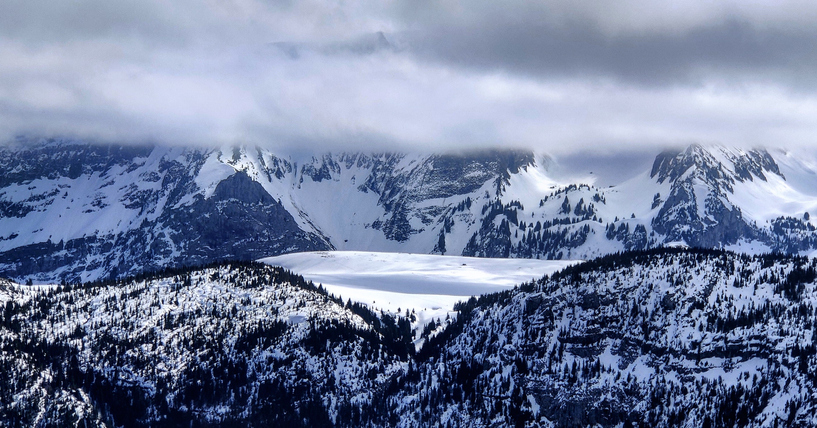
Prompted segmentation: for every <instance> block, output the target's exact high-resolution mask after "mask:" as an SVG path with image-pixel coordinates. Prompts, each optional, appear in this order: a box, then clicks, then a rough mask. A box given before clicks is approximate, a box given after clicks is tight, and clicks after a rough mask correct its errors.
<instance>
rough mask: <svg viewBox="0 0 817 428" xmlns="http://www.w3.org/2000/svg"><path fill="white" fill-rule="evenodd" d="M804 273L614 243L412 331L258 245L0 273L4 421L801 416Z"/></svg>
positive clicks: (461, 422)
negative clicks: (23, 274) (608, 250)
mask: <svg viewBox="0 0 817 428" xmlns="http://www.w3.org/2000/svg"><path fill="white" fill-rule="evenodd" d="M816 278H817V264H816V263H815V261H814V260H812V259H808V258H803V257H795V256H783V255H765V256H746V255H740V254H735V253H730V252H723V251H718V250H695V249H660V250H647V251H634V252H627V253H621V254H613V255H609V256H605V257H602V258H599V259H596V260H592V261H589V262H586V263H582V264H579V265H575V266H572V267H569V268H567V269H565V270H563V271H561V272H558V273H556V274H553V275H551V276H549V277H544V278H541V279H539V280H537V281H535V282H532V283H527V284H522V285H520V286H519V287H517V288H515V289H514V290H509V291H506V292H502V293H495V294H490V295H485V296H481V297H479V298H472V299H471V300H469V301H467V302H462V303H460V304H459V305H457V308H456V309H457V311H458V315H457V316H456V317H453V318H452V319H449V320H445V321H443V322H440V323H434V322H433V323H431V324H430V325H429V326H428V327H427V328H426V329H425V330H424V331H423V332H422V335H423V336H424V337H422V338H421V337H419V336H416V333H415V330H414V329H413V328H412V322H413V320H412V319H411V314H408V313H400V314H395V313H386V312H381V311H379V310H376V309H374V308H369V307H367V306H364V305H361V304H357V303H353V302H351V301H345V302H344V301H343V300H341V298H340V297H338V296H332V295H329V294H328V293H327V292H326V291H325V290H324V289H323V288H322V287H321V286H320V285H315V284H313V283H311V282H308V281H305V280H304V279H303V278H301V277H300V276H297V275H295V274H292V273H290V272H288V271H285V270H283V269H280V268H276V267H270V266H266V265H263V264H258V263H243V262H225V263H219V264H213V265H208V266H204V267H197V268H190V269H178V270H166V271H163V272H159V273H153V274H145V275H141V276H139V277H133V278H130V279H127V280H122V281H108V282H94V283H84V284H62V285H54V286H25V285H17V284H13V283H11V282H7V281H4V282H2V283H0V305H2V306H1V307H0V308H1V310H0V421H2V422H0V424H2V425H3V426H9V427H11V426H73V425H78V426H108V427H114V426H124V427H136V426H180V425H184V426H224V425H241V426H406V427H413V426H418V427H419V426H440V427H448V426H462V427H465V426H469V427H470V426H519V427H525V426H559V427H569V426H609V427H621V426H624V427H630V426H651V427H652V426H667V427H669V426H690V427H691V426H696V427H697V426H703V427H718V426H730V427H731V426H739V427H744V426H769V427H776V426H813V425H814V424H815V423H817V420H815V416H814V415H815V414H816V413H817V409H815V407H816V405H817V402H815V400H814V398H813V397H814V396H815V395H814V394H815V393H817V388H815V386H817V385H816V384H815V381H817V375H815V373H816V372H815V370H814V369H813V368H814V367H815V364H817V349H815V343H814V332H815V329H817V318H815V306H817V290H815V283H814V282H815V279H816ZM420 342H422V343H424V345H423V346H422V347H420V348H419V350H418V349H417V348H416V347H415V343H420Z"/></svg>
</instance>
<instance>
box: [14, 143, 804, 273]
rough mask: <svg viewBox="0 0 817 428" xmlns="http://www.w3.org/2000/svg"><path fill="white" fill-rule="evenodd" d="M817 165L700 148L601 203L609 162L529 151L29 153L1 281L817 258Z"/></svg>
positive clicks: (622, 185) (94, 148)
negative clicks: (334, 266)
mask: <svg viewBox="0 0 817 428" xmlns="http://www.w3.org/2000/svg"><path fill="white" fill-rule="evenodd" d="M598 159H602V160H601V161H599V160H598ZM814 159H817V156H811V157H809V156H800V155H794V154H791V153H787V152H783V151H766V150H762V149H757V150H739V149H730V148H723V147H703V146H698V145H693V146H690V147H688V148H686V149H683V150H676V151H666V152H662V153H658V154H657V156H656V157H655V159H654V161H653V163H652V166H651V167H650V165H644V168H643V170H638V171H635V170H634V171H627V172H626V173H621V172H619V173H618V174H617V176H619V177H625V178H620V179H619V181H617V182H615V183H613V185H612V186H610V185H605V186H601V185H596V183H597V182H601V181H602V180H601V179H602V178H603V177H599V176H598V175H594V174H591V173H589V171H592V168H593V165H592V162H604V160H603V158H595V160H588V163H587V164H586V165H584V166H585V167H586V168H585V170H586V171H576V173H575V174H572V175H569V177H568V175H565V174H560V173H557V172H556V171H557V170H558V169H559V168H556V166H558V159H553V158H550V157H548V156H546V155H543V154H537V153H533V152H529V151H519V150H496V151H481V152H473V153H461V154H425V155H423V154H398V153H340V154H316V155H315V156H291V155H288V156H284V155H279V154H276V153H274V152H272V151H270V150H267V149H262V148H254V147H252V148H251V147H235V148H233V147H230V148H222V149H204V148H194V147H191V148H180V147H162V146H155V147H153V146H150V147H149V146H110V145H92V144H87V143H82V142H74V141H54V140H49V141H39V142H16V143H12V144H9V145H7V146H5V147H3V148H2V149H0V170H2V171H3V173H2V174H0V277H8V278H12V279H15V280H17V281H20V282H24V281H26V280H33V281H34V282H77V281H87V280H96V279H101V278H111V277H124V276H127V275H132V274H137V273H140V272H147V271H156V270H160V269H164V268H167V267H179V266H189V265H201V264H206V263H209V262H213V261H218V260H225V259H231V260H255V259H259V258H261V257H265V256H272V255H278V254H283V253H288V252H295V251H312V250H328V249H339V250H366V251H401V252H414V253H436V254H455V255H468V256H479V257H520V258H550V259H564V258H582V259H589V258H594V257H597V256H600V255H604V254H610V253H614V252H618V251H624V250H640V249H648V248H653V247H658V246H664V245H668V244H669V245H688V246H694V247H704V248H725V249H733V250H739V251H742V252H748V253H762V252H784V253H794V254H810V253H811V252H812V251H814V250H815V249H817V231H815V225H814V224H815V222H814V221H812V220H811V218H810V213H809V212H810V211H811V212H814V213H817V173H815V171H817V162H813V160H814ZM599 166H602V165H599ZM605 166H606V167H607V169H608V170H610V167H609V165H605ZM599 169H603V168H599ZM580 172H583V173H580Z"/></svg>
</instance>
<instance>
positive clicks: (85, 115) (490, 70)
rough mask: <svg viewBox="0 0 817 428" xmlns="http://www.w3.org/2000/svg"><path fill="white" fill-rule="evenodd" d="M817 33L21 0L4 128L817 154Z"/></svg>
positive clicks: (580, 10)
mask: <svg viewBox="0 0 817 428" xmlns="http://www.w3.org/2000/svg"><path fill="white" fill-rule="evenodd" d="M612 5H615V6H612ZM816 29H817V5H814V4H813V3H812V2H796V1H790V2H785V1H784V2H775V3H774V4H772V3H768V2H745V1H744V2H737V1H726V2H718V3H717V4H709V3H700V4H685V3H678V2H669V1H640V0H638V1H637V0H627V1H624V2H616V3H609V4H604V3H599V2H590V1H571V2H567V1H545V2H527V1H516V0H509V1H507V2H488V1H470V2H460V1H447V0H442V1H434V2H430V1H426V0H421V1H411V2H408V1H404V0H394V1H387V2H375V3H372V2H362V1H317V0H307V1H298V2H295V1H259V0H229V1H215V0H211V1H205V2H198V1H195V2H194V1H190V0H180V1H176V2H162V1H154V0H143V1H128V0H125V1H118V2H109V1H100V0H86V1H82V0H77V1H71V2H56V3H55V2H45V1H40V0H28V1H19V0H8V1H4V2H0V57H2V58H3V61H0V135H2V137H3V138H4V139H9V138H12V137H13V136H16V135H38V136H53V135H61V136H72V137H77V138H87V139H93V140H101V141H118V142H142V141H156V142H164V143H179V144H224V143H249V144H260V145H266V146H270V147H281V148H287V147H289V148H291V147H297V148H300V149H303V148H305V147H309V148H314V149H315V150H336V149H350V148H370V149H387V150H408V149H417V148H419V149H426V150H429V149H434V150H439V149H468V148H475V147H494V146H513V147H519V146H522V147H531V148H535V149H539V150H544V151H552V152H560V151H562V152H564V151H571V150H587V149H597V150H616V149H622V148H626V149H628V150H631V149H633V148H639V147H654V146H656V145H666V144H686V143H692V142H699V143H709V142H713V143H720V144H729V145H747V146H757V145H763V146H773V145H780V144H783V145H800V146H809V145H811V144H813V140H814V135H817V132H815V131H817V80H815V79H817V77H815V76H817V53H816V52H815V51H817V50H815V49H813V46H815V45H817V30H816Z"/></svg>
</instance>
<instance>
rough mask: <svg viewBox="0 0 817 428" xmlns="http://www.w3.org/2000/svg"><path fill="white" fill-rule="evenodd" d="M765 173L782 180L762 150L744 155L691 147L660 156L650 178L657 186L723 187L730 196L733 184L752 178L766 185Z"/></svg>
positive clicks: (739, 151)
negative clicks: (688, 181)
mask: <svg viewBox="0 0 817 428" xmlns="http://www.w3.org/2000/svg"><path fill="white" fill-rule="evenodd" d="M768 173H772V174H776V175H779V176H780V177H783V174H782V173H781V172H780V168H779V167H778V165H777V163H776V162H775V160H774V158H772V156H771V155H770V154H769V152H767V151H766V150H765V149H751V150H748V151H747V150H743V149H737V148H727V147H722V146H712V147H708V148H707V147H704V146H702V145H700V144H692V145H690V146H688V147H687V148H686V149H684V150H683V151H678V150H666V151H664V152H661V153H660V154H659V155H658V156H656V158H655V161H654V162H653V166H652V170H651V171H650V177H651V178H657V181H658V182H659V183H664V182H665V181H667V180H669V181H670V182H676V181H678V180H679V179H682V178H698V179H700V180H702V181H704V182H706V183H708V184H714V185H716V186H717V187H721V186H723V187H726V188H727V189H728V190H729V191H730V192H731V191H732V184H734V183H735V182H736V181H737V182H745V181H754V179H755V178H758V179H760V180H762V181H766V179H767V177H766V175H767V174H768ZM783 178H785V177H783Z"/></svg>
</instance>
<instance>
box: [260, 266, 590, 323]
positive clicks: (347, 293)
mask: <svg viewBox="0 0 817 428" xmlns="http://www.w3.org/2000/svg"><path fill="white" fill-rule="evenodd" d="M261 261H262V262H264V263H267V264H269V265H271V266H281V267H284V268H286V269H289V270H291V271H292V272H294V273H297V274H299V275H301V276H303V277H304V278H305V279H307V280H309V281H313V282H314V283H315V284H321V285H322V286H323V288H324V289H326V291H327V292H329V293H331V294H334V295H335V296H338V297H341V298H343V299H344V300H346V299H351V300H352V301H355V302H358V303H361V304H364V305H367V306H369V307H371V308H372V309H383V310H386V311H388V312H390V313H392V314H402V313H403V312H408V311H411V312H413V313H414V314H415V317H416V322H415V325H416V327H417V328H419V329H422V328H423V327H425V325H427V324H428V323H429V322H431V321H436V320H444V319H445V318H446V317H450V316H455V315H456V312H455V311H454V305H455V304H456V303H457V302H461V301H466V300H468V299H469V298H471V297H474V296H480V295H482V294H487V293H493V292H498V291H506V290H510V289H512V288H513V287H515V286H517V285H519V284H521V283H523V282H529V281H532V280H534V279H537V278H541V277H542V276H544V275H549V274H552V273H554V272H556V271H557V270H561V269H563V268H565V267H567V266H570V265H572V264H575V263H577V261H569V260H526V259H487V258H476V257H458V256H441V255H428V254H404V253H375V252H363V251H320V252H308V253H293V254H286V255H282V256H276V257H269V258H265V259H262V260H261Z"/></svg>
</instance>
